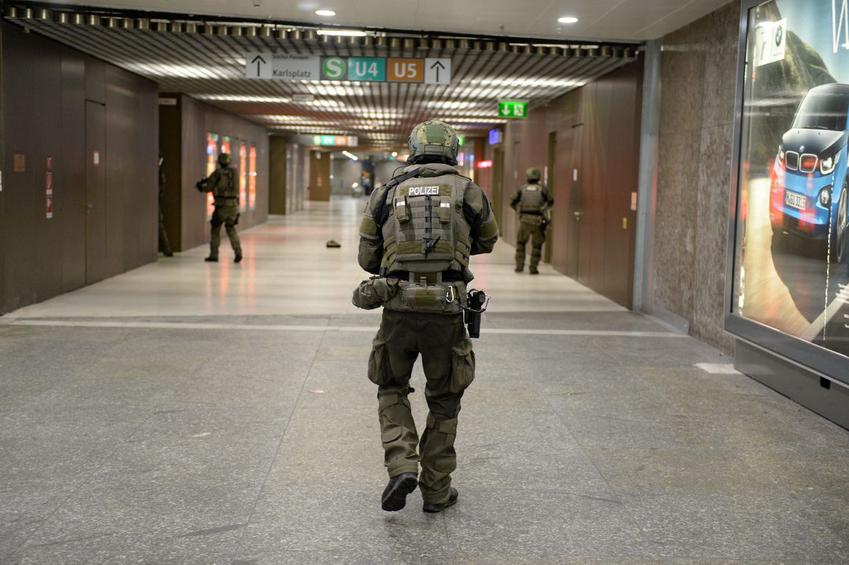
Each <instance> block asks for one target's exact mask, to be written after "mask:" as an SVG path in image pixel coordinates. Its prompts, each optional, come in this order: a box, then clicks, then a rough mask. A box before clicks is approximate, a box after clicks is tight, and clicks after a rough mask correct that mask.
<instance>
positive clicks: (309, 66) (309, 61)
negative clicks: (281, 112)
mask: <svg viewBox="0 0 849 565" xmlns="http://www.w3.org/2000/svg"><path fill="white" fill-rule="evenodd" d="M245 77H246V78H249V79H259V80H285V81H302V80H308V81H318V80H323V81H328V80H333V81H342V80H347V81H352V82H406V83H418V84H422V83H424V84H451V59H450V58H436V59H412V58H393V57H389V58H387V57H319V56H317V55H276V54H273V53H270V52H265V51H249V52H247V53H246V54H245Z"/></svg>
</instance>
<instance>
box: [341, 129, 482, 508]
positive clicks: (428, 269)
mask: <svg viewBox="0 0 849 565" xmlns="http://www.w3.org/2000/svg"><path fill="white" fill-rule="evenodd" d="M458 150H459V140H458V137H457V133H456V132H455V131H454V129H452V128H451V127H449V126H448V125H447V124H444V123H442V122H439V121H429V122H425V123H422V124H419V125H417V126H416V127H415V128H414V129H413V132H412V134H411V136H410V158H409V161H408V166H407V167H404V168H401V169H399V170H398V171H396V173H395V175H394V176H393V178H392V179H391V180H390V181H389V182H388V183H387V184H385V185H383V186H381V187H379V188H377V189H376V190H375V191H374V192H373V193H372V195H371V198H370V199H369V202H368V205H367V206H366V209H365V211H364V215H363V219H362V223H361V225H360V248H359V264H360V266H361V267H362V268H363V269H365V270H366V271H368V272H370V273H372V274H374V275H378V276H376V277H373V278H372V279H370V280H368V281H364V282H363V283H362V284H361V285H360V287H359V288H358V289H357V290H356V291H355V292H354V304H355V305H357V306H359V307H361V308H365V309H371V308H377V307H379V306H383V307H384V309H383V319H382V321H381V324H380V329H379V330H378V332H377V337H375V339H374V343H373V349H372V352H371V356H370V357H369V369H368V375H369V379H371V380H372V381H373V382H374V383H375V384H377V385H378V392H377V398H378V414H379V421H380V430H381V439H382V442H383V449H384V455H385V457H384V460H385V465H386V468H387V471H388V472H389V483H388V484H387V486H386V489H385V490H384V491H383V496H382V498H381V504H382V507H383V509H384V510H386V511H390V512H392V511H397V510H401V509H402V508H404V506H405V504H406V497H407V495H408V494H410V493H411V492H413V491H414V490H415V488H416V486H417V484H418V486H419V487H420V488H421V492H422V499H423V501H424V505H423V507H422V510H424V511H425V512H440V511H442V510H444V509H445V508H448V507H449V506H452V505H453V504H455V503H456V502H457V496H458V494H457V490H456V489H455V488H453V487H452V486H451V473H452V471H454V469H455V468H456V466H457V455H456V453H455V451H454V438H455V436H456V434H457V415H458V413H459V412H460V399H461V398H462V396H463V391H464V390H465V389H466V387H468V386H469V384H471V382H472V379H474V370H475V356H474V353H473V351H472V343H471V340H470V339H469V336H468V335H467V333H466V328H465V327H464V325H463V309H464V307H465V306H466V304H467V297H466V295H467V289H466V284H467V283H469V282H471V280H472V279H473V278H474V277H473V275H472V273H471V271H470V270H469V257H470V256H471V255H476V254H479V253H490V252H491V251H492V248H493V246H494V245H495V242H496V240H497V239H498V226H497V225H496V223H495V218H494V215H493V213H492V208H491V206H490V203H489V200H488V199H487V197H486V195H485V194H484V192H483V190H481V188H480V187H479V186H477V185H476V184H474V183H473V182H472V181H471V180H470V179H468V178H466V177H464V176H461V175H460V174H459V173H458V172H457V169H456V165H457V152H458ZM419 355H421V357H422V365H423V368H424V372H425V377H426V378H427V384H426V386H425V398H426V399H427V404H428V408H429V410H430V413H429V414H428V417H427V424H426V426H425V430H424V433H423V434H422V436H421V440H419V436H418V432H417V430H416V425H415V422H414V421H413V415H412V412H411V410H410V402H409V400H408V398H407V397H408V395H409V394H410V393H412V392H413V389H412V388H411V387H410V376H411V374H412V371H413V365H414V364H415V362H416V359H417V358H418V357H419ZM417 447H418V451H417ZM420 464H421V474H419V473H418V472H419V465H420Z"/></svg>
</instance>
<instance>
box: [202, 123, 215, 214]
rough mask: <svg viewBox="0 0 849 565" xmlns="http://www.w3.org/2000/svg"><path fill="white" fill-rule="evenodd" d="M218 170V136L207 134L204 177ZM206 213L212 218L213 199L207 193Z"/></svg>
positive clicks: (210, 194)
mask: <svg viewBox="0 0 849 565" xmlns="http://www.w3.org/2000/svg"><path fill="white" fill-rule="evenodd" d="M216 168H218V134H217V133H212V132H209V133H207V134H206V175H205V176H207V177H208V176H210V175H211V174H212V173H214V172H215V169H216ZM206 203H207V205H208V207H207V213H208V214H209V216H210V217H212V208H213V204H214V203H215V198H214V197H213V196H212V193H211V192H209V193H207V195H206Z"/></svg>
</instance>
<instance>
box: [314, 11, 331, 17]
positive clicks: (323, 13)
mask: <svg viewBox="0 0 849 565" xmlns="http://www.w3.org/2000/svg"><path fill="white" fill-rule="evenodd" d="M315 15H316V16H321V17H322V18H332V17H333V16H335V15H336V12H334V11H333V10H316V11H315Z"/></svg>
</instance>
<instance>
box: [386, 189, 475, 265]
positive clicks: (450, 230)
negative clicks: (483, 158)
mask: <svg viewBox="0 0 849 565" xmlns="http://www.w3.org/2000/svg"><path fill="white" fill-rule="evenodd" d="M469 182H470V181H469V179H467V178H465V177H462V176H460V175H457V174H451V173H446V174H444V175H440V176H431V177H415V178H411V179H408V180H406V181H404V182H402V183H401V184H399V185H398V186H397V187H395V188H393V189H391V190H390V191H389V192H388V193H387V195H386V206H387V208H388V217H387V220H386V221H385V222H384V223H383V226H382V233H383V249H384V252H383V259H382V261H381V272H383V273H391V272H398V271H407V272H409V273H411V274H429V273H443V272H445V271H449V270H451V271H460V272H463V271H465V270H466V269H467V268H468V266H469V254H470V253H471V236H470V234H471V228H470V226H469V223H468V222H467V221H466V217H465V216H464V215H463V197H464V195H465V191H466V187H467V186H468V185H469Z"/></svg>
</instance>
